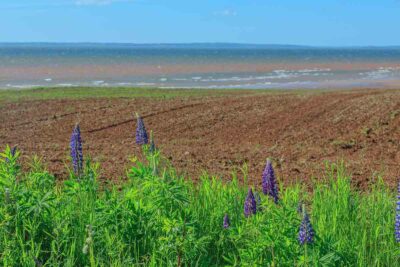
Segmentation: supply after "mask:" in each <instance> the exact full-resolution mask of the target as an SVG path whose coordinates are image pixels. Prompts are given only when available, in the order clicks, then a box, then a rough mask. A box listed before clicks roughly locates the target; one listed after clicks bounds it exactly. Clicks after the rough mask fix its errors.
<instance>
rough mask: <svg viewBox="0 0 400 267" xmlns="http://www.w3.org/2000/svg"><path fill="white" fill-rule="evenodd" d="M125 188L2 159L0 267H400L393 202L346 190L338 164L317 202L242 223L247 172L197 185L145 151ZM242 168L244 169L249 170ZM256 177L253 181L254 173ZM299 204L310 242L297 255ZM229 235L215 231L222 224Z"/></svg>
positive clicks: (269, 205) (291, 198)
mask: <svg viewBox="0 0 400 267" xmlns="http://www.w3.org/2000/svg"><path fill="white" fill-rule="evenodd" d="M143 153H145V155H146V158H147V160H146V161H145V162H139V161H137V160H135V159H133V160H132V165H133V167H132V168H131V169H130V170H129V171H128V173H127V178H128V179H127V181H126V182H125V183H124V184H123V185H112V184H105V185H104V186H103V188H102V189H101V190H100V189H99V184H98V181H97V173H98V170H99V166H98V165H97V164H94V163H91V162H90V161H87V162H86V164H85V168H84V172H83V173H82V174H81V175H80V176H76V175H75V174H74V173H73V172H72V171H71V172H70V177H69V179H68V180H66V181H64V182H63V183H57V182H56V180H55V178H54V176H53V175H51V174H50V173H48V172H47V171H46V170H45V169H44V168H43V167H42V166H41V163H40V161H38V160H37V159H34V160H33V162H32V164H31V165H30V168H29V170H27V171H26V172H23V171H22V170H21V166H20V165H19V163H18V157H19V152H16V153H15V154H14V153H13V152H12V151H11V150H10V149H9V148H7V149H6V150H5V152H4V153H3V154H1V155H0V201H1V203H2V205H1V207H0V262H1V264H2V265H3V266H35V265H36V266H42V265H43V266H132V265H133V266H180V265H182V266H399V264H400V259H399V257H400V256H399V255H400V249H399V245H398V244H397V243H396V242H395V237H394V220H395V213H394V212H395V196H394V194H393V192H392V191H391V190H389V189H388V188H387V187H386V186H385V185H384V184H383V183H382V182H381V181H380V182H378V184H376V185H375V186H373V187H372V188H371V190H370V192H368V193H361V192H358V191H356V190H354V189H352V188H351V186H350V176H349V175H348V174H346V172H345V170H344V167H343V164H333V165H327V169H326V174H325V175H324V177H320V179H319V180H318V182H315V184H314V187H313V192H312V193H310V192H307V191H306V190H305V188H303V186H301V185H297V186H292V187H289V188H284V187H281V188H280V190H279V191H280V201H279V203H278V204H275V203H274V202H273V200H272V199H270V198H269V197H267V196H264V195H261V202H260V203H259V204H258V210H257V213H256V214H255V215H253V216H250V217H249V218H245V217H244V215H243V203H244V199H245V197H246V194H247V189H248V187H247V186H245V185H246V184H247V175H246V172H245V171H243V172H242V173H239V174H238V175H235V174H233V177H232V181H230V182H226V183H224V182H222V181H221V180H220V179H219V178H217V177H209V176H207V175H206V174H204V175H203V176H202V177H201V179H200V181H199V182H198V183H196V184H194V183H193V182H191V181H190V180H186V179H184V178H183V177H180V176H179V175H177V174H176V172H175V171H174V169H173V168H172V167H171V166H170V165H169V164H168V163H167V162H166V161H165V160H163V159H162V158H160V156H159V152H155V153H150V152H149V151H148V150H147V146H144V150H143ZM245 169H246V168H244V170H245ZM260 176H261V174H260ZM299 203H305V204H306V207H307V210H308V211H309V213H310V218H311V223H312V225H313V227H314V229H315V232H316V239H315V241H314V243H313V244H309V245H305V246H301V245H300V244H299V242H298V239H297V236H298V230H299V225H300V220H301V216H300V214H299V213H298V205H299ZM225 213H227V214H229V217H230V221H231V223H230V227H229V228H227V229H224V228H223V217H224V214H225Z"/></svg>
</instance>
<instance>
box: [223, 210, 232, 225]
mask: <svg viewBox="0 0 400 267" xmlns="http://www.w3.org/2000/svg"><path fill="white" fill-rule="evenodd" d="M230 225H231V221H230V220H229V216H228V214H227V213H225V216H224V224H223V226H224V228H225V229H227V228H229V226H230Z"/></svg>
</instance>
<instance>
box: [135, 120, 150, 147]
mask: <svg viewBox="0 0 400 267" xmlns="http://www.w3.org/2000/svg"><path fill="white" fill-rule="evenodd" d="M148 143H149V138H148V136H147V132H146V127H145V126H144V122H143V119H142V118H141V117H140V116H139V115H138V116H137V128H136V144H138V145H145V144H148Z"/></svg>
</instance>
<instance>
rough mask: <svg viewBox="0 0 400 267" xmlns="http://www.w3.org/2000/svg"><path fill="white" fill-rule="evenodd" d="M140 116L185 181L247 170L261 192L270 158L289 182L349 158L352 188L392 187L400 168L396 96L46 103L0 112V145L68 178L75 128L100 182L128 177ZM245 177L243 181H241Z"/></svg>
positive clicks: (399, 95)
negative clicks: (98, 171)
mask: <svg viewBox="0 0 400 267" xmlns="http://www.w3.org/2000/svg"><path fill="white" fill-rule="evenodd" d="M135 112H138V113H140V114H141V115H142V116H143V117H144V120H145V124H146V128H147V129H148V130H152V131H153V133H154V136H155V142H156V144H157V146H158V147H160V148H161V150H162V153H163V155H164V156H165V157H166V158H168V159H170V160H171V162H172V164H173V165H174V166H175V167H176V168H177V170H178V171H179V172H181V173H182V174H186V175H188V176H189V177H191V178H192V179H198V177H199V175H201V173H202V172H203V171H204V170H206V171H207V172H208V173H210V174H215V175H218V176H222V177H223V179H225V180H229V179H231V172H232V171H233V170H235V169H237V168H238V167H241V166H242V165H243V164H244V163H247V166H248V171H249V183H250V184H253V185H258V184H259V183H260V180H261V173H262V170H263V168H264V165H265V161H266V158H267V157H270V158H272V159H273V162H274V165H275V171H276V173H277V175H278V177H279V180H280V181H283V182H284V183H285V184H289V183H292V182H298V181H301V182H305V183H306V184H310V181H311V179H312V178H313V177H315V178H322V177H323V175H324V173H325V163H326V162H337V161H339V160H341V159H343V160H344V162H345V164H346V166H347V168H348V172H349V173H351V174H352V177H353V184H354V185H355V186H358V187H360V188H366V187H367V186H368V185H369V184H371V183H372V182H374V181H376V179H377V177H378V175H382V176H383V177H384V180H385V181H387V182H388V183H389V184H391V185H394V184H395V183H396V181H397V180H398V177H399V167H398V163H399V162H400V150H399V144H400V142H399V140H400V138H399V137H400V131H399V126H400V91H398V90H353V91H336V92H302V93H288V92H282V93H280V92H276V93H259V94H258V93H252V94H246V93H243V94H231V95H230V94H228V95H226V96H218V97H216V96H212V95H211V94H210V96H207V97H185V98H174V99H154V98H135V99H130V98H112V99H101V98H99V99H97V98H96V99H95V98H93V99H82V100H42V101H20V102H16V103H5V104H3V105H1V106H0V114H1V117H0V125H1V128H0V146H1V147H5V145H6V144H9V145H12V146H13V145H18V147H19V149H20V150H21V151H22V155H23V157H22V161H23V163H26V162H27V161H28V160H29V158H30V157H32V156H33V155H34V154H37V155H39V156H41V157H43V161H44V163H45V164H46V165H47V167H48V169H49V170H50V171H51V172H53V173H55V175H56V176H57V178H59V179H64V178H65V177H66V165H68V164H69V161H68V155H69V147H68V145H69V138H70V134H71V132H72V129H73V127H74V125H75V123H77V122H79V123H80V126H81V130H82V138H83V141H84V146H83V147H84V154H85V155H90V156H91V157H92V158H93V159H94V160H95V161H98V162H100V163H101V180H108V179H113V180H116V179H118V178H119V177H125V172H126V169H127V168H129V166H130V164H132V163H131V162H130V161H129V158H130V157H132V156H134V155H136V156H140V154H141V152H140V149H139V147H138V146H137V145H136V144H135V136H134V135H135V128H136V120H135ZM239 176H240V175H239Z"/></svg>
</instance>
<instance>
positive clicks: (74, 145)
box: [69, 124, 83, 174]
mask: <svg viewBox="0 0 400 267" xmlns="http://www.w3.org/2000/svg"><path fill="white" fill-rule="evenodd" d="M69 145H70V148H71V158H72V165H73V167H74V172H75V173H76V174H80V173H81V171H82V169H83V152H82V139H81V130H80V128H79V125H78V124H77V125H76V126H75V128H74V130H73V131H72V135H71V141H70V143H69Z"/></svg>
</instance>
